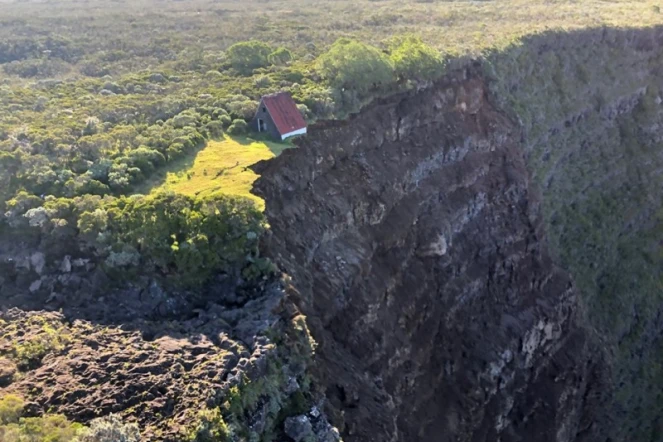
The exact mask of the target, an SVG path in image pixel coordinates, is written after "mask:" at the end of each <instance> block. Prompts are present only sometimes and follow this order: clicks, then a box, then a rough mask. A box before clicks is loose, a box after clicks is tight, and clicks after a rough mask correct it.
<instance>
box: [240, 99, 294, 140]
mask: <svg viewBox="0 0 663 442" xmlns="http://www.w3.org/2000/svg"><path fill="white" fill-rule="evenodd" d="M251 127H252V128H253V130H256V131H258V132H266V133H268V134H269V135H270V136H271V137H272V138H275V139H277V140H285V139H286V138H290V137H293V136H295V135H303V134H305V133H306V120H304V117H303V116H302V113H301V112H300V111H299V109H297V104H296V103H295V100H293V99H292V96H291V95H290V94H289V93H287V92H279V93H277V94H272V95H265V96H264V97H262V99H261V100H260V106H259V107H258V111H257V112H256V116H255V118H253V121H252V122H251Z"/></svg>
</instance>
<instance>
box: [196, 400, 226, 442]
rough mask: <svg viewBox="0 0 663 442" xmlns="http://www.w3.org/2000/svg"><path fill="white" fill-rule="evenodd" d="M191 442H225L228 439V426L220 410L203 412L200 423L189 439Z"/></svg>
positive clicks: (200, 415) (199, 419) (199, 417)
mask: <svg viewBox="0 0 663 442" xmlns="http://www.w3.org/2000/svg"><path fill="white" fill-rule="evenodd" d="M187 439H188V440H189V441H190V442H225V441H227V440H229V439H228V425H226V423H225V421H224V420H223V416H221V411H220V410H219V409H218V408H214V409H207V410H202V411H200V413H198V422H197V424H196V427H195V428H194V429H193V431H191V433H190V434H189V435H188V438H187Z"/></svg>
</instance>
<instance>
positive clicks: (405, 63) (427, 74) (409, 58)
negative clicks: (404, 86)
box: [390, 35, 444, 81]
mask: <svg viewBox="0 0 663 442" xmlns="http://www.w3.org/2000/svg"><path fill="white" fill-rule="evenodd" d="M390 50H391V55H390V58H391V61H392V63H393V65H394V70H395V73H396V76H397V77H398V78H399V79H400V80H415V81H430V80H435V79H437V78H439V77H440V76H442V72H443V69H444V65H443V63H442V59H441V57H440V53H439V52H438V51H436V50H435V49H433V48H432V47H430V46H428V45H426V44H425V43H424V42H423V41H422V40H421V38H419V37H415V36H412V35H408V36H405V37H400V38H396V39H394V40H393V41H392V44H391V48H390Z"/></svg>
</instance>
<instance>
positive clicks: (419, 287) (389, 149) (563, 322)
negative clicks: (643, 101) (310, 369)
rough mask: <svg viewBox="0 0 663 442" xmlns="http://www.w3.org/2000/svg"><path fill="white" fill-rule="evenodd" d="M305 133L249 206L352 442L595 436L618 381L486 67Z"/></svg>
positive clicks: (265, 168) (264, 170)
mask: <svg viewBox="0 0 663 442" xmlns="http://www.w3.org/2000/svg"><path fill="white" fill-rule="evenodd" d="M311 132H312V135H311V136H309V137H308V138H306V139H305V140H303V141H302V142H301V143H300V146H299V147H300V148H299V149H293V150H289V151H286V152H284V153H283V154H282V155H281V156H280V157H279V158H277V159H275V160H273V161H270V162H266V163H261V164H259V165H257V166H256V169H257V170H258V171H259V172H260V173H261V174H262V177H261V178H260V180H259V181H258V182H257V185H256V189H255V190H256V192H257V193H258V194H260V195H261V196H263V197H264V198H265V199H266V201H267V209H266V210H267V216H268V218H269V222H270V225H271V230H272V235H271V237H270V238H269V239H268V241H267V244H266V249H267V252H268V253H269V254H270V255H271V256H272V257H274V258H275V259H276V260H277V261H278V263H279V264H280V265H281V267H282V268H283V269H284V270H285V271H286V272H287V273H288V274H289V275H290V276H291V277H292V280H293V287H292V288H291V294H290V296H291V299H293V300H294V302H295V303H297V304H298V306H299V308H300V309H301V310H302V311H303V312H304V313H305V314H306V315H308V322H309V326H310V327H311V329H312V332H313V335H314V336H315V338H316V340H317V341H318V343H319V345H320V346H319V348H318V351H317V373H316V375H317V378H318V381H319V383H320V385H322V386H324V390H325V391H324V393H325V395H326V396H327V399H328V403H329V405H330V406H329V408H330V410H331V412H332V413H334V412H335V413H336V416H335V420H336V423H338V424H339V425H341V426H342V428H343V432H344V434H345V436H346V440H348V441H484V440H491V441H493V440H537V441H545V440H551V441H552V440H555V441H572V440H579V438H578V435H583V438H584V439H587V440H590V439H591V438H592V437H598V436H597V434H598V433H597V432H598V430H599V429H598V428H596V427H594V426H592V422H594V421H595V420H596V417H595V416H594V414H593V413H594V411H595V410H597V409H598V408H599V406H598V404H599V402H600V400H601V395H600V394H599V393H600V392H601V391H602V390H603V389H604V382H605V379H607V378H609V373H608V372H606V371H605V365H604V364H603V363H602V357H603V356H602V352H601V351H599V349H598V348H597V347H596V346H595V345H594V344H593V342H594V340H593V339H592V338H591V332H589V331H588V330H587V329H586V328H584V327H583V326H581V322H582V321H581V320H579V317H578V311H579V308H578V299H577V291H576V290H575V289H574V287H573V285H572V283H571V280H570V279H569V277H568V276H567V274H565V273H564V272H563V271H560V270H559V269H558V268H556V267H555V265H554V264H553V263H552V262H551V260H550V258H549V257H548V254H547V252H546V247H545V241H544V238H545V237H544V229H543V223H542V217H541V216H540V212H541V211H540V204H539V199H538V197H537V194H536V192H535V191H534V189H532V186H531V185H530V178H529V172H528V169H527V166H526V162H525V156H524V150H523V149H522V146H521V143H520V140H521V130H520V128H519V127H518V125H516V124H514V123H513V122H512V121H511V120H510V119H509V118H507V117H506V116H505V115H504V114H503V113H501V112H499V111H498V110H497V109H496V108H495V106H494V105H493V104H492V103H491V102H490V100H489V99H488V91H487V85H486V83H485V82H484V80H483V78H482V71H481V69H480V67H479V66H471V67H469V68H467V69H463V70H461V71H459V72H457V73H455V74H453V75H450V76H449V77H448V78H446V79H445V80H444V81H442V82H440V83H438V84H436V85H435V86H434V87H432V88H430V89H428V90H424V91H420V92H412V93H407V94H403V95H399V96H394V97H391V98H389V99H386V100H383V101H381V102H378V103H376V104H374V105H372V106H371V107H370V108H368V109H365V110H364V111H363V112H362V113H361V114H360V115H357V116H355V117H354V118H352V119H350V121H347V122H340V123H324V124H321V125H318V126H316V127H315V128H314V129H313V130H312V131H311ZM580 439H582V438H580Z"/></svg>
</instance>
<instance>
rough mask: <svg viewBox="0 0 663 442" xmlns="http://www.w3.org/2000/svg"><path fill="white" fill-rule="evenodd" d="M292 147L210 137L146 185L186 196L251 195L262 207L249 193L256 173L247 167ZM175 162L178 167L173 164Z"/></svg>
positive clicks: (261, 203) (256, 198)
mask: <svg viewBox="0 0 663 442" xmlns="http://www.w3.org/2000/svg"><path fill="white" fill-rule="evenodd" d="M289 147H292V146H291V145H290V144H286V143H275V142H271V141H263V140H260V141H258V140H253V139H251V138H247V137H229V136H226V137H224V138H223V139H222V140H218V141H210V142H209V143H207V146H205V148H204V149H202V150H200V151H199V152H197V153H196V154H194V156H193V158H187V159H185V160H183V161H181V162H180V163H178V164H176V165H175V167H171V168H170V170H169V171H167V172H166V174H165V176H161V177H160V178H159V180H160V181H161V182H155V181H154V180H153V181H152V182H150V183H149V184H148V185H149V186H150V187H151V190H152V192H161V191H173V192H176V193H181V194H184V195H188V196H210V195H215V194H225V195H236V196H244V197H247V198H251V199H252V200H254V201H256V203H257V204H258V206H259V207H260V208H261V209H262V208H264V201H263V200H262V199H260V198H259V197H257V196H255V195H253V194H252V193H251V187H252V186H253V182H254V181H255V180H256V179H257V178H258V175H257V174H256V173H255V172H253V171H252V170H250V169H249V168H248V167H249V166H251V165H253V164H255V163H257V162H259V161H261V160H268V159H270V158H274V157H275V156H277V155H280V154H281V152H283V150H285V149H287V148H289ZM178 166H179V170H177V169H176V167H178Z"/></svg>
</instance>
